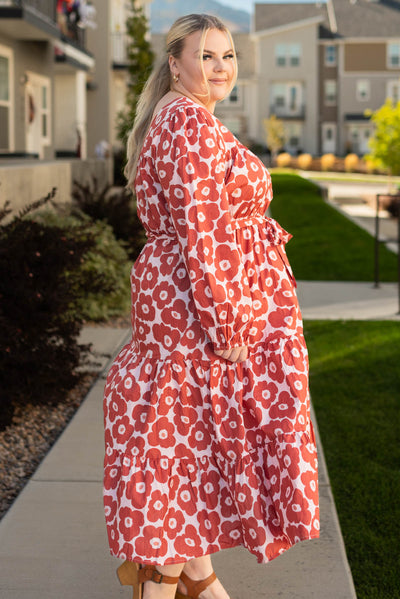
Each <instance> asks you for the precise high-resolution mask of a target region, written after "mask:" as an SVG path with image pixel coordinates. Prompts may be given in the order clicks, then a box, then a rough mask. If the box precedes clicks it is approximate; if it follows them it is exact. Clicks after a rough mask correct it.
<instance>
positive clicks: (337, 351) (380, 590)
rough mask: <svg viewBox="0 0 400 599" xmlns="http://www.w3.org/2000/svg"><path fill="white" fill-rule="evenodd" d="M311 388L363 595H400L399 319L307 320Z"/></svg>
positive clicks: (375, 598) (380, 598)
mask: <svg viewBox="0 0 400 599" xmlns="http://www.w3.org/2000/svg"><path fill="white" fill-rule="evenodd" d="M305 335H306V339H307V344H308V348H309V353H310V388H311V395H312V400H313V405H314V408H315V412H316V417H317V422H318V427H319V430H320V434H321V439H322V443H323V447H324V454H325V458H326V462H327V465H328V471H329V477H330V480H331V484H332V489H333V493H334V497H335V503H336V507H337V510H338V515H339V520H340V524H341V528H342V533H343V537H344V541H345V545H346V551H347V556H348V559H349V563H350V567H351V571H352V574H353V578H354V582H355V585H356V590H357V597H358V599H395V598H399V597H400V589H399V585H398V557H397V550H395V551H393V548H395V547H397V546H398V540H399V538H400V504H399V501H398V497H400V466H399V465H400V443H399V432H398V431H399V427H398V424H399V411H400V322H391V321H375V322H371V321H367V322H365V321H353V320H352V321H306V322H305Z"/></svg>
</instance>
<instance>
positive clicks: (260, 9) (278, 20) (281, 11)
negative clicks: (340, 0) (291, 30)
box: [253, 2, 328, 32]
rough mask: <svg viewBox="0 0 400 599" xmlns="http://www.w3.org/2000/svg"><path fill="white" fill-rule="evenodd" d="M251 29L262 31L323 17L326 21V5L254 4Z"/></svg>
mask: <svg viewBox="0 0 400 599" xmlns="http://www.w3.org/2000/svg"><path fill="white" fill-rule="evenodd" d="M254 8H255V10H254V21H253V23H254V26H253V31H255V32H256V31H263V30H266V29H273V28H275V27H282V26H285V25H291V24H293V23H296V22H297V21H304V20H305V19H312V18H313V17H321V16H322V17H323V18H324V20H326V22H328V15H327V10H326V5H325V4H321V3H319V5H317V3H316V4H310V3H307V4H281V3H278V2H277V3H276V4H256V5H255V7H254Z"/></svg>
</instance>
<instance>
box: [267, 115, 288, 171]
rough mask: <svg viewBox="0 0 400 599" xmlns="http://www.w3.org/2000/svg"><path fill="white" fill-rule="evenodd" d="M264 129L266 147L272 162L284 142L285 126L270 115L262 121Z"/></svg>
mask: <svg viewBox="0 0 400 599" xmlns="http://www.w3.org/2000/svg"><path fill="white" fill-rule="evenodd" d="M264 129H265V134H266V141H267V146H268V148H269V149H270V151H271V156H272V160H275V159H276V156H277V154H278V152H279V150H281V149H282V148H283V147H284V145H285V142H286V138H287V135H286V132H285V125H284V123H283V121H281V120H280V119H278V118H277V117H276V116H275V115H274V114H272V115H271V116H270V117H269V118H268V119H264Z"/></svg>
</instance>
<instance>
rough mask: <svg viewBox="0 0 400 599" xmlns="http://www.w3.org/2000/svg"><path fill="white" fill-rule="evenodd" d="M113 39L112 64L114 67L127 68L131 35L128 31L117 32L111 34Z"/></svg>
mask: <svg viewBox="0 0 400 599" xmlns="http://www.w3.org/2000/svg"><path fill="white" fill-rule="evenodd" d="M111 40H112V65H113V69H126V68H127V66H128V57H127V48H128V41H129V36H128V34H127V33H123V32H115V33H112V34H111Z"/></svg>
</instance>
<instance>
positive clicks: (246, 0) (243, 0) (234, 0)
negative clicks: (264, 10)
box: [218, 0, 315, 12]
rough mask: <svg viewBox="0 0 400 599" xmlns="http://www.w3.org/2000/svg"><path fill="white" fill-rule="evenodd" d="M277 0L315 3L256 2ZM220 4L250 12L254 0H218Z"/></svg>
mask: <svg viewBox="0 0 400 599" xmlns="http://www.w3.org/2000/svg"><path fill="white" fill-rule="evenodd" d="M278 1H280V2H281V3H282V4H283V3H285V4H286V3H287V2H289V3H295V4H299V3H301V4H303V3H305V2H308V1H309V2H311V3H315V0H259V1H258V2H257V4H268V3H271V2H273V3H274V4H276V3H277V2H278ZM218 2H219V3H220V4H225V5H226V6H231V7H232V8H241V9H242V10H247V11H248V12H252V10H253V5H254V4H255V3H256V2H255V0H218Z"/></svg>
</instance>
